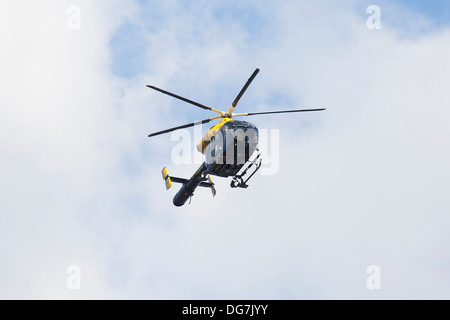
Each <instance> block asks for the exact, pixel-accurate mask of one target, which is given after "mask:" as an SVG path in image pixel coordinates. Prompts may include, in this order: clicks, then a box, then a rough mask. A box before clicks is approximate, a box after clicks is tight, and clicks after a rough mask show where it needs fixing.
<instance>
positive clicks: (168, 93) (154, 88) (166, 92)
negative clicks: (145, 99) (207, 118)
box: [147, 85, 223, 115]
mask: <svg viewBox="0 0 450 320" xmlns="http://www.w3.org/2000/svg"><path fill="white" fill-rule="evenodd" d="M147 87H149V88H150V89H153V90H156V91H159V92H162V93H164V94H167V95H169V96H171V97H174V98H177V99H180V100H181V101H184V102H187V103H190V104H193V105H194V106H197V107H199V108H202V109H205V110H211V111H214V112H217V113H219V114H221V115H222V114H223V112H222V111H219V110H216V109H214V108H210V107H207V106H205V105H203V104H201V103H198V102H195V101H192V100H189V99H187V98H184V97H181V96H179V95H176V94H174V93H172V92H169V91H166V90H163V89H160V88H157V87H155V86H151V85H147Z"/></svg>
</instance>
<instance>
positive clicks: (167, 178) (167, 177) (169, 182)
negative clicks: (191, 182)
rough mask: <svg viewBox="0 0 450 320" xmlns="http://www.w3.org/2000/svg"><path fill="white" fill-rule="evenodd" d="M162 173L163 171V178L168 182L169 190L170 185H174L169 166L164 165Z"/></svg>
mask: <svg viewBox="0 0 450 320" xmlns="http://www.w3.org/2000/svg"><path fill="white" fill-rule="evenodd" d="M161 173H162V177H163V180H164V181H165V182H166V189H167V190H169V189H170V187H172V180H171V179H170V176H169V172H168V171H167V168H166V167H164V168H163V169H162V172H161Z"/></svg>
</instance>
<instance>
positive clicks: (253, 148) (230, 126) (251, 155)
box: [147, 68, 326, 207]
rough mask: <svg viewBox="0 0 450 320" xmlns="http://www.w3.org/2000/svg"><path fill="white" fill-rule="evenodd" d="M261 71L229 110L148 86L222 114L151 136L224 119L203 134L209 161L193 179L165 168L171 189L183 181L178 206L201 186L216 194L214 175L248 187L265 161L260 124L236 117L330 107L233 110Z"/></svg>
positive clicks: (203, 148) (202, 148)
mask: <svg viewBox="0 0 450 320" xmlns="http://www.w3.org/2000/svg"><path fill="white" fill-rule="evenodd" d="M258 73H259V69H258V68H256V70H255V71H254V72H253V73H252V75H251V76H250V78H249V79H248V80H247V82H246V83H245V85H244V87H243V88H242V89H241V91H240V92H239V94H238V95H237V96H236V98H235V99H234V101H233V103H232V104H231V107H230V109H229V110H228V111H220V110H217V109H214V108H210V107H208V106H205V105H203V104H200V103H198V102H195V101H192V100H190V99H187V98H185V97H181V96H179V95H176V94H174V93H171V92H169V91H166V90H163V89H160V88H157V87H155V86H152V85H147V87H148V88H150V89H153V90H156V91H159V92H161V93H163V94H166V95H169V96H171V97H173V98H176V99H179V100H181V101H184V102H187V103H189V104H192V105H194V106H197V107H199V108H202V109H204V110H209V111H213V112H216V113H218V114H219V115H217V116H215V117H212V118H208V119H205V120H200V121H196V122H191V123H188V124H185V125H181V126H177V127H174V128H170V129H166V130H162V131H158V132H154V133H151V134H149V135H148V137H154V136H157V135H160V134H164V133H168V132H172V131H175V130H179V129H185V128H189V127H193V126H197V125H203V124H206V123H209V122H211V121H214V120H218V119H220V122H219V123H218V124H215V125H214V126H212V127H211V128H209V129H208V130H207V131H206V132H205V134H204V136H203V138H202V139H201V140H200V142H199V143H198V144H197V150H198V151H199V152H201V153H203V154H204V155H205V161H204V162H203V163H202V164H201V166H200V167H199V168H198V169H197V171H195V173H194V174H193V175H192V177H191V178H190V179H184V178H179V177H174V176H170V175H169V173H168V171H167V168H166V167H164V168H163V169H162V178H163V180H164V181H165V185H166V189H167V190H169V189H170V188H171V187H172V183H173V182H175V183H180V184H181V185H182V186H181V189H180V190H179V191H178V192H177V194H176V195H175V196H174V198H173V204H174V205H175V206H177V207H180V206H183V205H184V204H185V203H186V201H187V200H188V199H191V197H192V196H193V195H194V191H195V189H196V188H197V187H205V188H210V189H211V192H212V195H213V197H214V196H215V195H216V189H215V184H214V183H213V182H212V179H211V175H214V176H218V177H224V178H227V177H232V181H231V184H230V186H231V187H232V188H238V187H239V188H247V187H248V184H247V182H248V181H249V180H250V178H251V177H252V176H253V175H254V174H255V173H256V172H257V171H258V169H259V168H260V167H261V164H262V159H261V152H260V151H259V149H258V139H259V134H258V128H257V127H256V126H255V125H254V124H251V123H250V122H247V121H242V120H235V119H234V118H235V117H247V116H254V115H264V114H278V113H294V112H313V111H323V110H326V109H325V108H319V109H297V110H282V111H265V112H247V113H233V112H234V109H235V108H236V106H237V104H238V102H239V100H240V99H241V98H242V96H243V94H244V93H245V91H246V90H247V88H248V87H249V86H250V84H251V83H252V81H253V80H254V79H255V77H256V75H257V74H258ZM251 168H253V169H252V170H253V172H252V173H249V169H251Z"/></svg>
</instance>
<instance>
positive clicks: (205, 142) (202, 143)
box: [197, 118, 235, 153]
mask: <svg viewBox="0 0 450 320" xmlns="http://www.w3.org/2000/svg"><path fill="white" fill-rule="evenodd" d="M228 121H235V120H234V119H231V118H222V120H220V122H219V123H218V124H216V125H214V126H212V127H211V128H209V129H208V130H206V132H205V134H204V135H203V138H202V140H200V142H199V143H198V144H197V150H198V151H199V152H201V153H205V150H206V147H207V146H208V144H209V143H210V142H211V138H212V137H214V136H215V134H216V133H217V131H219V130H220V128H222V126H223V125H224V124H225V123H227V122H228Z"/></svg>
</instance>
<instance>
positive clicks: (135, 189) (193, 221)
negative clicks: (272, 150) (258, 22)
mask: <svg viewBox="0 0 450 320" xmlns="http://www.w3.org/2000/svg"><path fill="white" fill-rule="evenodd" d="M21 5H23V4H21ZM216 5H217V4H208V5H198V6H194V7H190V8H181V6H179V5H178V4H176V3H170V4H167V6H169V7H168V8H169V9H173V10H168V8H163V7H164V6H166V5H164V6H163V7H160V6H158V7H155V6H154V10H160V11H158V12H161V14H162V13H164V15H165V16H164V19H161V21H160V22H161V25H158V27H155V26H152V28H150V29H149V34H148V37H147V38H146V39H142V41H144V42H146V43H147V44H148V50H147V53H146V54H147V56H146V57H147V59H146V61H143V70H144V71H143V72H142V73H141V74H139V75H138V76H137V77H135V78H134V79H133V80H132V81H131V80H126V79H116V78H114V77H112V76H111V74H110V71H109V67H110V65H109V62H110V55H109V52H108V49H109V47H108V43H109V39H110V38H111V36H112V33H113V32H114V30H115V28H116V27H117V26H118V25H119V24H120V23H121V22H122V21H131V22H133V23H145V20H143V18H142V17H140V14H141V13H140V10H139V9H138V7H137V6H136V4H133V3H131V2H126V3H123V4H120V7H118V6H119V3H118V2H113V3H110V4H108V5H105V4H99V3H98V4H95V5H94V4H91V3H90V2H81V3H80V8H81V12H82V22H81V29H80V30H73V31H70V30H68V29H67V28H66V18H67V13H66V10H65V9H66V6H65V5H63V4H54V3H53V2H50V1H49V2H45V5H43V4H42V3H40V5H39V6H37V5H33V4H31V2H30V3H29V6H28V8H29V10H28V11H24V10H22V9H21V8H23V6H21V7H19V4H17V5H15V4H9V5H8V7H6V5H2V6H3V8H4V9H5V10H1V12H3V13H4V12H8V14H7V15H6V14H3V15H2V17H1V18H2V19H1V22H0V23H1V25H0V27H1V28H0V32H1V36H2V39H6V40H4V41H5V48H7V50H2V51H1V53H0V55H1V56H0V58H1V59H0V61H2V65H1V67H2V70H3V72H2V76H1V77H0V85H1V86H2V88H4V93H2V95H1V97H0V104H1V108H0V112H1V117H0V128H1V129H0V130H1V133H2V134H1V135H0V146H1V150H0V152H1V157H0V159H1V160H0V164H1V167H0V170H1V171H0V173H1V177H2V179H1V182H0V191H1V193H2V194H3V198H4V200H3V201H2V204H1V205H0V210H1V212H2V214H1V218H0V219H1V223H0V228H1V230H0V231H1V232H0V240H1V243H2V244H1V245H0V248H1V251H0V257H1V260H2V261H7V262H6V263H3V264H2V267H1V276H0V277H1V282H2V290H1V291H0V296H1V297H4V298H15V297H19V298H29V297H30V298H43V297H44V298H46V297H49V298H59V297H62V298H83V297H86V298H103V297H112V298H172V299H173V298H233V299H240V298H242V299H244V298H245V299H252V298H269V299H270V298H274V299H277V298H294V299H297V298H445V297H448V296H449V291H450V286H449V283H448V281H447V280H446V279H448V277H446V272H447V271H446V270H447V269H448V268H446V267H447V266H448V259H447V258H446V257H445V254H444V253H445V252H446V251H448V248H447V243H449V241H448V240H449V239H448V235H447V231H446V230H447V229H448V228H447V227H448V224H449V217H448V213H449V211H450V204H449V202H448V200H446V191H447V190H449V182H448V181H450V179H449V175H450V172H449V169H448V165H447V164H448V163H449V157H450V153H449V151H448V150H450V148H449V144H450V139H449V137H450V132H449V129H448V123H449V120H450V119H449V117H450V112H449V111H448V108H447V107H446V101H448V100H449V96H448V93H447V91H448V90H446V84H447V83H449V80H450V79H448V77H449V76H448V74H449V72H448V71H449V68H450V61H449V59H448V54H446V53H447V52H448V51H449V45H448V43H449V42H448V39H449V36H450V33H449V31H447V30H441V31H435V32H433V33H429V34H426V35H421V36H420V37H415V38H408V39H405V38H399V37H398V29H395V28H392V27H391V25H390V24H389V23H388V22H386V23H385V24H383V29H382V30H373V31H370V30H368V29H367V28H366V24H365V19H366V18H367V14H366V13H365V10H363V11H361V12H355V10H354V7H351V6H350V5H333V6H330V5H329V4H328V3H326V2H320V3H315V4H311V3H309V2H308V3H303V4H302V3H288V2H286V3H280V4H279V6H277V8H276V9H274V8H273V7H268V8H270V12H269V9H262V8H255V11H256V10H258V15H259V16H263V17H264V16H270V17H271V19H273V21H271V22H270V23H267V24H265V25H262V26H261V29H258V28H257V27H254V26H253V27H252V32H250V31H249V30H250V28H249V29H248V30H247V29H246V27H245V26H246V24H245V23H242V22H241V21H240V20H239V18H240V13H239V11H237V12H236V16H234V19H236V20H235V21H236V23H235V24H232V25H229V24H226V25H225V24H224V23H223V22H224V21H228V20H227V19H229V18H227V19H224V20H220V19H217V16H214V14H213V12H214V10H215V9H216V8H217V7H216ZM3 8H2V9H3ZM182 9H183V10H182ZM382 9H383V8H382ZM170 12H171V13H170ZM269 13H270V14H269ZM155 14H156V13H155ZM241 14H242V13H241ZM247 14H248V13H247ZM382 14H383V11H382ZM199 17H200V18H199ZM404 18H405V17H404ZM405 19H407V18H405ZM411 19H412V18H411ZM203 25H204V26H205V27H202V26H203ZM255 32H259V33H264V32H265V33H267V34H268V35H270V38H269V39H270V41H268V39H264V37H261V36H260V35H258V34H255ZM255 67H260V68H261V73H260V75H259V76H258V78H257V79H256V80H255V82H254V84H253V85H252V87H251V88H250V89H249V90H248V92H247V93H246V96H245V97H244V98H243V99H242V101H241V103H240V105H239V107H238V108H240V110H241V111H252V110H256V109H261V110H262V109H263V108H267V109H289V108H296V107H303V106H326V107H327V108H328V110H327V111H326V112H324V113H320V114H314V115H312V114H310V115H296V116H295V117H294V116H292V117H291V116H289V117H284V116H273V117H263V116H261V117H260V118H256V117H255V118H252V119H249V120H250V121H251V122H253V123H255V124H257V125H258V127H260V128H280V137H281V145H280V161H281V163H280V171H279V173H278V175H276V176H259V175H257V176H255V177H254V178H253V181H251V182H252V183H251V186H250V188H249V189H247V190H234V189H230V188H229V187H228V184H229V181H226V180H223V179H221V178H216V179H214V180H215V182H217V189H218V194H217V196H216V198H215V199H212V198H211V195H210V193H209V190H198V191H197V192H196V195H195V197H194V198H193V199H192V204H191V205H190V206H185V207H183V208H175V207H173V206H172V203H171V200H172V196H173V195H174V193H175V192H176V191H174V190H171V191H169V192H166V191H165V190H164V187H163V183H162V180H160V179H161V178H160V169H161V168H162V167H163V166H164V165H167V166H168V169H169V171H170V172H171V173H173V174H175V175H180V176H190V175H191V174H192V173H193V171H194V170H195V168H196V165H186V166H180V167H177V166H174V165H171V163H170V146H171V143H172V142H170V135H167V136H161V137H159V138H155V139H152V140H147V139H146V138H145V137H146V134H148V133H150V132H152V131H157V130H159V129H162V128H165V127H169V126H171V125H174V126H175V125H177V124H181V123H184V122H189V121H193V120H198V119H201V118H206V117H208V114H207V113H203V111H199V110H195V109H194V107H193V106H192V107H191V106H189V105H184V104H182V103H181V102H177V101H173V100H171V99H170V98H169V97H166V96H163V95H160V94H159V93H156V92H151V91H149V90H148V89H146V88H145V84H150V83H151V84H154V85H157V86H160V87H162V88H166V89H168V90H172V91H175V92H177V93H180V94H184V95H187V96H188V97H189V98H192V99H195V100H199V102H202V103H205V104H208V105H210V106H211V107H218V108H219V109H227V108H228V104H230V103H231V101H232V100H233V99H234V96H235V95H236V94H237V93H238V91H239V89H240V86H241V85H243V83H244V82H245V80H246V79H247V77H248V76H249V75H250V74H251V72H252V71H253V69H254V68H255ZM281 103H283V105H280V104H281ZM183 108H184V109H183ZM173 144H176V143H173ZM72 264H77V265H79V266H80V267H81V271H82V290H81V291H79V292H74V291H69V290H67V288H66V287H65V283H66V278H67V274H66V273H65V272H66V268H67V266H69V265H72ZM372 264H376V265H379V266H380V267H381V272H382V280H381V283H382V289H381V290H380V291H376V292H375V291H369V290H368V289H367V288H366V287H365V284H366V279H367V276H368V275H367V274H366V268H367V266H369V265H372Z"/></svg>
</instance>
